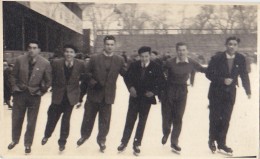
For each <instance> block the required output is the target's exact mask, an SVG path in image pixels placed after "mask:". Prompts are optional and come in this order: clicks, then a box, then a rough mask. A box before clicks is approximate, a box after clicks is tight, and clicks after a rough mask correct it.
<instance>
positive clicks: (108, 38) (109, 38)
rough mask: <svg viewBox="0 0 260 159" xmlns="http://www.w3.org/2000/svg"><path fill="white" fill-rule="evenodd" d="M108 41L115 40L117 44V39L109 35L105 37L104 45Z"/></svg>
mask: <svg viewBox="0 0 260 159" xmlns="http://www.w3.org/2000/svg"><path fill="white" fill-rule="evenodd" d="M107 40H114V41H115V42H116V38H115V37H114V36H113V35H107V36H105V38H104V43H105V42H106V41H107Z"/></svg>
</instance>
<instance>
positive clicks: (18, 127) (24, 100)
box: [12, 90, 41, 146]
mask: <svg viewBox="0 0 260 159" xmlns="http://www.w3.org/2000/svg"><path fill="white" fill-rule="evenodd" d="M40 102H41V96H39V95H31V94H30V92H29V91H28V90H26V91H23V92H15V93H14V106H13V110H12V111H13V112H12V122H13V123H12V140H13V142H17V143H18V142H19V140H20V136H21V131H22V125H23V121H24V116H25V113H26V110H27V128H26V133H25V137H24V145H25V146H31V145H32V143H33V137H34V132H35V126H36V122H37V115H38V111H39V106H40Z"/></svg>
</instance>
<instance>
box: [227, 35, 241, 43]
mask: <svg viewBox="0 0 260 159" xmlns="http://www.w3.org/2000/svg"><path fill="white" fill-rule="evenodd" d="M230 40H236V41H237V43H238V44H239V43H240V39H239V38H238V37H235V36H230V37H228V38H227V39H226V43H225V44H226V45H227V43H228V42H229V41H230Z"/></svg>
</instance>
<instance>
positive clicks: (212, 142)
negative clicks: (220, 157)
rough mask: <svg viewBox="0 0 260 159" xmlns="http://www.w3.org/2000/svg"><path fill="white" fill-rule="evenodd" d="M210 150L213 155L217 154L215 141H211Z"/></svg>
mask: <svg viewBox="0 0 260 159" xmlns="http://www.w3.org/2000/svg"><path fill="white" fill-rule="evenodd" d="M208 144H209V149H210V150H211V152H212V153H215V152H216V149H217V148H216V145H215V141H214V140H209V143H208Z"/></svg>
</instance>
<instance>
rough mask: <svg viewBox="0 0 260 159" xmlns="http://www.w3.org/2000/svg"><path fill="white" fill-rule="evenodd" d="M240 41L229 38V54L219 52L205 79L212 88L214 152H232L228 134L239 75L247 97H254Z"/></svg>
mask: <svg viewBox="0 0 260 159" xmlns="http://www.w3.org/2000/svg"><path fill="white" fill-rule="evenodd" d="M239 42H240V39H239V38H237V37H229V38H227V40H226V51H224V52H219V53H217V54H216V55H215V56H213V57H212V58H211V61H210V63H209V66H208V69H207V72H206V77H207V78H208V79H209V80H210V81H211V84H210V88H209V94H208V98H209V110H210V114H209V120H210V125H209V126H210V128H209V142H208V144H209V148H210V149H211V150H212V151H213V152H215V151H216V145H215V141H216V142H217V144H218V149H222V150H224V151H226V152H228V153H232V152H233V151H232V149H231V148H229V147H227V146H226V135H227V131H228V127H229V121H230V118H231V114H232V110H233V106H234V103H235V99H236V86H237V84H238V82H237V80H238V76H240V77H241V79H242V85H243V87H244V89H245V91H246V94H247V95H248V98H250V96H251V90H250V81H249V77H248V72H247V69H246V60H245V57H244V56H243V55H241V54H240V53H238V52H237V49H238V44H239Z"/></svg>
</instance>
